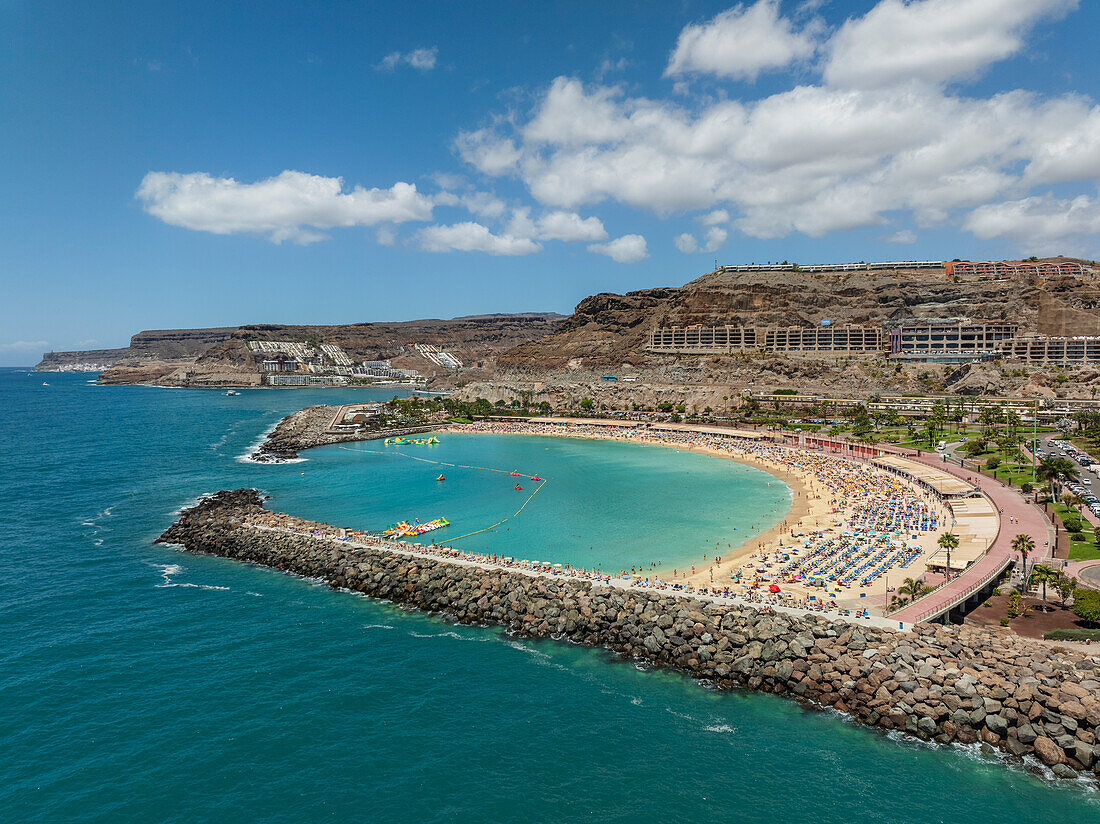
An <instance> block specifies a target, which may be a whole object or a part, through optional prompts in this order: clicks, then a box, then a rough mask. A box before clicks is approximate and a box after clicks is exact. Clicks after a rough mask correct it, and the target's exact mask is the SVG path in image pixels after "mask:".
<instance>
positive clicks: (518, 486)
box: [512, 484, 523, 490]
mask: <svg viewBox="0 0 1100 824" xmlns="http://www.w3.org/2000/svg"><path fill="white" fill-rule="evenodd" d="M512 489H519V490H522V489H523V487H522V486H520V485H519V484H516V485H515V486H514V487H512Z"/></svg>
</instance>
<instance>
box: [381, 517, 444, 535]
mask: <svg viewBox="0 0 1100 824" xmlns="http://www.w3.org/2000/svg"><path fill="white" fill-rule="evenodd" d="M450 525H451V522H450V521H448V520H447V519H446V518H436V519H435V520H434V521H425V522H424V523H421V522H420V521H417V522H416V523H413V524H410V523H409V522H408V521H400V522H399V523H396V524H394V525H393V526H391V527H390V528H389V529H384V530H382V536H383V537H385V538H401V537H404V536H409V537H412V538H415V537H416V536H417V535H423V534H425V533H427V532H434V531H435V530H437V529H442V528H443V527H445V526H450Z"/></svg>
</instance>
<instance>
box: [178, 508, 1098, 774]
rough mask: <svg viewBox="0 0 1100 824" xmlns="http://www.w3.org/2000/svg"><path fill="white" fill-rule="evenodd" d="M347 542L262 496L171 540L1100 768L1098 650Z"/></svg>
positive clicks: (521, 630)
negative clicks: (886, 626) (855, 619)
mask: <svg viewBox="0 0 1100 824" xmlns="http://www.w3.org/2000/svg"><path fill="white" fill-rule="evenodd" d="M315 532H316V533H318V534H317V535H314V534H313V533H315ZM338 534H339V530H336V529H334V528H332V527H329V526H328V525H326V524H318V523H314V522H310V521H305V520H302V519H299V518H295V517H293V516H287V515H279V514H276V513H271V512H268V511H266V510H265V509H264V508H263V506H262V502H261V499H260V497H259V495H258V493H256V491H255V490H247V489H242V490H236V491H234V492H220V493H218V494H217V495H215V496H213V497H212V498H210V499H207V500H205V501H202V502H201V503H199V504H198V505H196V506H194V507H192V508H190V509H187V510H184V511H183V512H182V513H181V515H180V518H179V520H178V521H177V522H176V523H175V524H173V525H172V526H171V527H170V528H169V529H168V530H167V531H166V532H165V533H164V534H163V535H162V536H161V537H160V538H159V539H158V542H161V543H170V544H178V545H181V546H183V547H184V548H185V549H187V550H188V551H191V552H201V553H210V554H214V555H220V556H223V557H226V558H232V559H235V560H240V561H245V562H249V563H254V564H261V565H264V566H268V567H272V568H274V569H280V570H285V571H287V572H292V573H296V574H298V575H303V576H306V577H309V578H317V579H321V580H323V581H325V582H327V583H328V584H329V585H330V586H332V587H334V588H347V589H350V590H353V591H356V592H361V593H363V594H365V595H369V596H372V597H376V598H384V599H386V600H389V601H393V602H395V603H398V604H401V605H405V606H409V607H414V608H417V609H422V610H426V611H429V612H437V613H442V614H444V615H446V616H448V617H450V618H451V619H453V620H455V621H459V622H461V623H467V624H495V625H500V626H503V627H505V628H507V629H508V630H509V631H510V632H514V633H517V634H519V635H525V636H532V637H542V638H548V637H552V638H559V639H566V640H569V641H573V642H576V643H581V644H586V645H590V646H602V647H606V648H608V649H611V650H614V651H615V652H617V653H619V654H621V655H623V656H624V657H626V658H629V659H634V660H637V661H640V662H644V663H647V664H651V665H655V666H659V667H665V668H669V669H674V670H678V671H680V672H684V673H686V674H688V675H690V676H691V677H693V678H697V679H700V680H704V681H705V682H707V683H708V684H711V685H713V686H714V687H715V688H717V689H724V690H728V689H738V688H747V689H752V690H759V691H763V692H770V693H775V694H779V695H787V696H790V697H792V698H794V699H795V700H798V701H801V702H804V703H806V704H808V705H811V706H816V707H825V708H833V709H836V710H839V711H841V712H845V713H849V714H850V715H851V716H852V717H853V718H855V719H857V720H858V721H860V722H862V723H864V724H868V725H871V726H874V727H878V728H880V729H884V730H896V731H898V732H901V733H904V734H906V735H909V736H913V737H915V738H919V739H923V740H928V741H935V742H938V743H941V744H947V743H951V742H959V743H962V744H977V743H981V744H982V745H984V746H986V747H989V748H996V749H1000V750H1003V751H1005V752H1006V753H1008V754H1009V756H1010V757H1012V758H1014V759H1017V760H1021V761H1022V762H1023V763H1027V764H1031V765H1034V766H1035V767H1038V765H1039V764H1042V765H1046V766H1047V767H1049V768H1050V769H1051V770H1052V771H1053V774H1054V775H1056V776H1059V777H1065V778H1072V777H1074V776H1076V775H1079V774H1089V775H1091V774H1092V772H1093V770H1097V771H1100V762H1098V759H1097V753H1098V748H1097V739H1096V736H1097V732H1098V730H1100V670H1098V667H1100V662H1098V660H1097V659H1096V658H1095V657H1093V656H1087V655H1083V654H1078V653H1073V652H1069V651H1064V650H1055V649H1052V648H1050V647H1047V646H1045V645H1042V644H1039V643H1037V642H1031V641H1025V640H1022V639H1019V638H1016V637H1014V636H1010V635H1002V634H995V633H992V632H988V631H983V630H975V629H972V628H967V627H947V626H938V625H918V626H917V627H915V628H914V629H913V631H909V632H900V631H893V630H883V629H876V628H873V627H869V626H857V625H853V624H851V623H841V622H837V623H833V622H830V621H828V620H826V619H824V618H821V617H815V616H806V617H799V616H796V615H791V614H774V613H770V612H767V611H764V610H756V609H752V608H750V607H747V606H746V607H742V606H735V605H730V604H723V603H720V602H718V601H716V600H713V599H704V598H694V597H684V596H671V595H666V594H662V593H658V592H653V591H646V590H632V589H622V588H617V587H611V586H606V585H603V584H601V583H593V582H591V581H586V580H581V579H572V578H563V577H555V576H544V575H538V574H530V573H527V572H520V571H518V570H511V569H508V568H505V567H497V566H492V565H472V564H464V563H458V562H455V561H448V560H445V559H443V558H440V557H432V556H429V555H427V554H426V552H427V550H422V551H420V552H418V551H416V550H399V549H390V548H387V547H386V546H384V545H377V546H369V545H362V544H359V543H356V544H355V545H351V544H348V543H346V542H345V541H343V540H340V539H339V538H337V537H336V536H337V535H338ZM325 536H330V537H325Z"/></svg>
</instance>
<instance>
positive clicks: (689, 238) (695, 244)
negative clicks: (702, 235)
mask: <svg viewBox="0 0 1100 824" xmlns="http://www.w3.org/2000/svg"><path fill="white" fill-rule="evenodd" d="M673 243H675V244H676V248H677V249H679V250H680V251H681V252H683V253H684V254H685V255H690V254H692V253H693V252H698V251H699V241H697V240H696V239H695V236H694V235H690V234H688V233H687V232H684V233H683V234H682V235H676V238H675V239H674V240H673Z"/></svg>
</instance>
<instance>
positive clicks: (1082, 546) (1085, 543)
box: [1054, 502, 1100, 561]
mask: <svg viewBox="0 0 1100 824" xmlns="http://www.w3.org/2000/svg"><path fill="white" fill-rule="evenodd" d="M1054 510H1055V512H1057V513H1058V517H1060V518H1061V519H1062V520H1063V521H1064V520H1065V519H1066V518H1080V520H1081V527H1082V528H1081V535H1083V536H1084V538H1083V539H1082V540H1080V541H1075V540H1073V539H1072V538H1071V539H1070V542H1069V559H1070V560H1071V561H1092V560H1095V559H1097V558H1100V547H1097V545H1096V530H1095V528H1094V527H1093V526H1092V524H1090V523H1089V522H1088V521H1087V520H1085V518H1084V516H1082V515H1080V514H1079V513H1078V512H1077V510H1076V509H1070V508H1069V507H1067V506H1066V505H1065V504H1063V503H1061V502H1059V503H1057V504H1055V505H1054Z"/></svg>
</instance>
